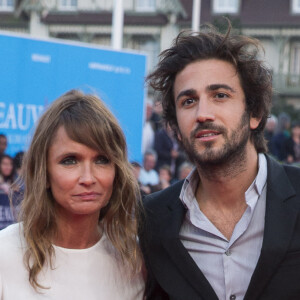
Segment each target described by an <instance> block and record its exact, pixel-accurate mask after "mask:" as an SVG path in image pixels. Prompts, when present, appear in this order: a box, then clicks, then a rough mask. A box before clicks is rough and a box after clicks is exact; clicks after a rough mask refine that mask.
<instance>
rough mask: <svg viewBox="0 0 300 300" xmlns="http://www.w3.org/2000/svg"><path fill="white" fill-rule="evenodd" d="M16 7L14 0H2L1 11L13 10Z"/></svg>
mask: <svg viewBox="0 0 300 300" xmlns="http://www.w3.org/2000/svg"><path fill="white" fill-rule="evenodd" d="M14 7H15V1H14V0H0V11H13V10H14Z"/></svg>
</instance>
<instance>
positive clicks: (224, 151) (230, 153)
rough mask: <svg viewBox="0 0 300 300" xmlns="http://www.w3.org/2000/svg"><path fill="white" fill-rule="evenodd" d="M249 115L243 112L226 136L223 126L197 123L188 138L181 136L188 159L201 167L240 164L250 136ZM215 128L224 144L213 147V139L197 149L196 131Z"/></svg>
mask: <svg viewBox="0 0 300 300" xmlns="http://www.w3.org/2000/svg"><path fill="white" fill-rule="evenodd" d="M249 119H250V118H249V115H248V113H247V112H244V114H243V115H242V117H241V119H240V122H239V124H238V125H237V127H236V128H235V129H234V130H233V131H232V133H231V135H230V136H228V130H227V129H226V128H225V127H223V126H217V125H215V124H213V123H210V122H207V123H199V124H198V126H197V128H196V129H195V130H193V131H192V132H191V134H190V139H187V138H186V137H182V144H183V147H184V149H185V151H186V153H187V155H188V157H189V159H190V160H191V161H192V162H193V163H194V164H195V165H197V166H199V167H201V168H204V167H205V168H209V167H213V168H218V167H219V166H222V165H223V166H224V165H229V164H231V167H237V165H241V164H242V163H243V161H244V160H245V157H246V155H245V154H246V145H247V142H248V140H249V136H250V126H249ZM203 129H208V130H216V131H218V132H219V133H220V135H222V136H223V138H224V144H223V145H222V146H220V148H219V149H214V143H215V141H211V142H210V141H208V142H205V144H204V143H203V144H204V145H202V146H201V147H205V149H203V150H198V149H197V143H198V141H197V138H195V136H196V133H197V132H198V131H200V130H203Z"/></svg>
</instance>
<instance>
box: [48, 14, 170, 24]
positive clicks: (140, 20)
mask: <svg viewBox="0 0 300 300" xmlns="http://www.w3.org/2000/svg"><path fill="white" fill-rule="evenodd" d="M42 22H43V23H46V24H73V25H78V24H84V25H91V24H92V25H110V24H111V23H112V13H111V12H80V11H79V12H76V13H74V12H72V13H67V12H66V13H62V12H50V13H49V14H47V15H45V16H43V17H42ZM167 23H168V18H167V16H166V15H164V14H162V13H159V14H153V13H152V14H127V13H125V14H124V24H125V25H143V26H147V25H160V26H161V25H165V24H167Z"/></svg>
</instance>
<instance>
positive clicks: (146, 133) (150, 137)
mask: <svg viewBox="0 0 300 300" xmlns="http://www.w3.org/2000/svg"><path fill="white" fill-rule="evenodd" d="M152 112H153V102H152V101H151V100H150V99H149V100H147V102H146V108H145V123H144V126H143V133H142V154H143V155H145V153H146V152H147V151H148V150H151V149H152V148H153V144H154V135H155V131H154V126H153V122H152V120H151V116H152Z"/></svg>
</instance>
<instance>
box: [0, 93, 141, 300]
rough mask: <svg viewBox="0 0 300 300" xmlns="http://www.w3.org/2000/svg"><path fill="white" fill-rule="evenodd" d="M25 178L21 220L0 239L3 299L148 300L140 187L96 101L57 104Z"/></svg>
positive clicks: (42, 125) (81, 98)
mask: <svg viewBox="0 0 300 300" xmlns="http://www.w3.org/2000/svg"><path fill="white" fill-rule="evenodd" d="M21 177H22V179H23V180H24V185H25V192H24V199H23V200H22V202H21V209H20V214H19V217H20V221H21V222H20V223H17V224H14V225H11V226H9V227H7V228H5V229H4V230H2V231H1V232H0V245H1V247H0V298H1V300H10V299H46V298H47V299H89V300H93V299H97V300H99V299H103V300H107V299H124V300H125V299H126V300H136V299H143V292H144V279H143V276H142V273H141V265H142V259H141V255H140V251H139V246H138V244H137V216H138V214H139V213H138V211H139V207H140V205H138V199H137V197H138V195H139V188H138V185H137V182H136V180H135V178H134V175H133V172H132V168H131V166H130V163H129V162H128V159H127V146H126V141H125V137H124V134H123V132H122V130H121V128H120V126H119V124H118V122H117V120H116V118H115V117H114V116H113V115H112V113H111V112H110V111H109V110H108V109H107V108H106V106H105V105H104V103H103V102H102V101H101V100H100V99H99V98H98V97H96V96H93V95H85V94H83V93H82V92H80V91H74V90H72V91H70V92H68V93H66V94H64V95H63V96H61V97H59V98H58V99H57V100H55V101H54V102H53V103H52V104H51V106H50V107H49V108H48V109H47V110H46V111H45V113H44V114H43V115H42V117H41V118H40V120H39V122H38V124H37V126H36V130H35V133H34V136H33V138H32V141H31V144H30V146H29V149H28V150H27V152H26V155H25V157H24V161H23V166H22V172H21Z"/></svg>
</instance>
